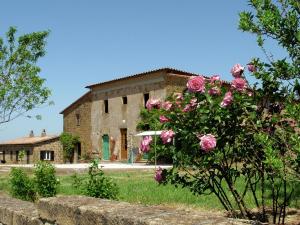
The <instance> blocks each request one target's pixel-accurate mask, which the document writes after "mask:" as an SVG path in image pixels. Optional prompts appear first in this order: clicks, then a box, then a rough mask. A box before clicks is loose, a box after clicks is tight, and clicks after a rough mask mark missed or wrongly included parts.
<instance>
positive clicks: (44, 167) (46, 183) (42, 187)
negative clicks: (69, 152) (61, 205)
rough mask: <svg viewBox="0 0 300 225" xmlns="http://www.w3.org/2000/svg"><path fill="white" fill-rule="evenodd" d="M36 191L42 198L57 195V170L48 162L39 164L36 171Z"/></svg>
mask: <svg viewBox="0 0 300 225" xmlns="http://www.w3.org/2000/svg"><path fill="white" fill-rule="evenodd" d="M34 175H35V184H36V190H37V192H38V193H39V195H40V196H42V197H52V196H55V195H56V193H57V187H58V185H59V181H58V179H57V178H56V176H55V168H54V166H53V165H51V164H50V163H48V162H38V163H37V164H36V165H35V170H34Z"/></svg>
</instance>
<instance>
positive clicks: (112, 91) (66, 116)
mask: <svg viewBox="0 0 300 225" xmlns="http://www.w3.org/2000/svg"><path fill="white" fill-rule="evenodd" d="M191 76H197V74H193V73H189V72H184V71H181V70H176V69H172V68H162V69H157V70H152V71H148V72H144V73H139V74H135V75H131V76H126V77H122V78H119V79H114V80H110V81H106V82H102V83H97V84H93V85H89V86H87V87H86V88H88V89H89V91H88V92H87V93H86V94H84V95H83V96H82V97H80V98H79V99H77V100H76V101H75V102H73V103H72V104H71V105H69V106H68V107H67V108H65V109H64V110H63V111H62V112H61V114H63V121H64V125H63V129H64V132H68V133H72V134H73V135H77V136H79V137H80V141H81V143H80V145H79V146H78V147H77V149H80V152H77V154H78V155H81V156H84V155H89V156H91V157H95V156H98V157H100V158H101V159H102V160H128V158H129V157H130V155H129V154H130V151H129V150H130V149H136V148H138V146H139V142H140V139H139V138H137V137H135V136H134V135H135V134H136V133H137V130H136V126H137V123H138V121H139V119H140V117H139V114H140V110H141V108H143V107H145V104H146V102H147V101H148V99H150V98H160V99H164V98H166V97H167V96H168V95H169V94H172V93H174V92H181V91H183V90H184V89H186V83H187V80H188V79H189V78H190V77H191Z"/></svg>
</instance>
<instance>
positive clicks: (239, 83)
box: [231, 78, 247, 92]
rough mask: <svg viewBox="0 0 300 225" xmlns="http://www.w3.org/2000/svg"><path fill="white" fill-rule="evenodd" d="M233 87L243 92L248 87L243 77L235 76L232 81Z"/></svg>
mask: <svg viewBox="0 0 300 225" xmlns="http://www.w3.org/2000/svg"><path fill="white" fill-rule="evenodd" d="M231 87H233V88H234V89H236V90H237V91H240V92H242V91H244V90H245V89H246V88H247V82H246V80H245V79H243V78H235V79H234V80H233V81H232V83H231Z"/></svg>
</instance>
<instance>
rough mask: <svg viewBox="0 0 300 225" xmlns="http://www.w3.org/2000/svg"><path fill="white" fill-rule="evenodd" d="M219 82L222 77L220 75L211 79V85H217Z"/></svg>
mask: <svg viewBox="0 0 300 225" xmlns="http://www.w3.org/2000/svg"><path fill="white" fill-rule="evenodd" d="M219 80H220V76H219V75H213V76H211V78H210V83H211V84H213V83H215V82H216V81H219Z"/></svg>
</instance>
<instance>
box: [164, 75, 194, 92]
mask: <svg viewBox="0 0 300 225" xmlns="http://www.w3.org/2000/svg"><path fill="white" fill-rule="evenodd" d="M189 78H190V77H189V76H184V75H178V74H168V75H167V76H166V78H165V80H166V92H167V96H169V95H171V94H173V93H181V92H182V91H183V90H185V89H186V88H187V87H186V83H187V81H188V79H189Z"/></svg>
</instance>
